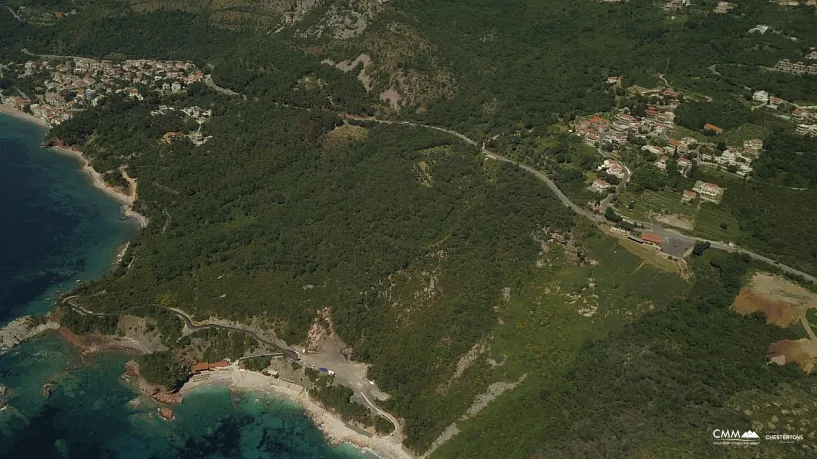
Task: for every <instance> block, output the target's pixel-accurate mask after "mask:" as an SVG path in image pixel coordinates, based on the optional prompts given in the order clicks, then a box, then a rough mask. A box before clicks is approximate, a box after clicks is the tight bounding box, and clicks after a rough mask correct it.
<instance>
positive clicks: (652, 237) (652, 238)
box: [641, 233, 661, 245]
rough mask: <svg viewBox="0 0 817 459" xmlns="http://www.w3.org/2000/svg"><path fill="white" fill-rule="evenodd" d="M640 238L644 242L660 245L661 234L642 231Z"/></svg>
mask: <svg viewBox="0 0 817 459" xmlns="http://www.w3.org/2000/svg"><path fill="white" fill-rule="evenodd" d="M641 240H643V241H644V243H645V244H651V245H661V236H659V235H657V234H653V233H642V234H641Z"/></svg>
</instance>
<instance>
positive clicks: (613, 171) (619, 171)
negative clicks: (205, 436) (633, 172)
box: [598, 159, 624, 178]
mask: <svg viewBox="0 0 817 459" xmlns="http://www.w3.org/2000/svg"><path fill="white" fill-rule="evenodd" d="M598 170H600V171H606V172H607V173H608V174H610V175H614V176H616V177H618V178H624V167H623V166H622V165H621V164H619V162H618V161H616V160H614V159H605V160H604V163H603V164H602V165H601V166H599V168H598Z"/></svg>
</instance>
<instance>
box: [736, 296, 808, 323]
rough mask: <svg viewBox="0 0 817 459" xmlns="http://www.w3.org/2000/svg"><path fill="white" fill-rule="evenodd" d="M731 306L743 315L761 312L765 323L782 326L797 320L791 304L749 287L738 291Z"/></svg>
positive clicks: (795, 311)
mask: <svg viewBox="0 0 817 459" xmlns="http://www.w3.org/2000/svg"><path fill="white" fill-rule="evenodd" d="M732 308H733V309H734V310H735V311H737V312H739V313H741V314H743V315H749V314H753V313H755V312H763V314H765V315H766V323H768V324H775V325H777V326H778V327H782V328H785V327H788V326H789V325H791V323H792V322H794V321H796V320H797V309H796V307H795V306H794V305H793V304H791V303H788V302H786V301H779V300H777V301H775V300H773V299H771V298H769V297H767V296H765V295H762V294H760V293H758V292H756V291H754V290H751V289H749V288H744V289H743V290H741V291H740V294H738V296H737V298H735V302H734V303H733V304H732Z"/></svg>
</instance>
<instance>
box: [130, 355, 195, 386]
mask: <svg viewBox="0 0 817 459" xmlns="http://www.w3.org/2000/svg"><path fill="white" fill-rule="evenodd" d="M136 363H138V364H139V374H140V375H141V376H142V377H143V378H145V380H146V381H149V382H151V383H153V384H160V385H162V386H165V387H167V388H169V389H175V388H178V386H179V385H181V383H182V382H184V381H185V380H186V379H187V375H188V368H187V367H186V366H184V365H182V364H181V363H179V362H178V361H177V360H176V357H175V356H174V355H173V353H172V352H170V351H160V352H154V353H152V354H146V355H140V356H138V357H136Z"/></svg>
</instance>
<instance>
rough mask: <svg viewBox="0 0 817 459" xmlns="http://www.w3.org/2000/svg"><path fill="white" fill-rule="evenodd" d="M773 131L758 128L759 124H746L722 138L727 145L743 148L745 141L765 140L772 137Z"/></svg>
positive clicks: (761, 127)
mask: <svg viewBox="0 0 817 459" xmlns="http://www.w3.org/2000/svg"><path fill="white" fill-rule="evenodd" d="M771 133H772V131H771V129H769V128H765V127H763V126H758V125H757V124H752V123H746V124H744V125H742V126H740V127H738V128H737V129H733V130H730V131H728V132H727V133H726V134H724V135H723V136H721V137H720V139H719V140H723V141H724V142H726V144H727V145H735V146H742V145H743V141H744V140H751V139H765V138H766V137H768V136H769V135H771Z"/></svg>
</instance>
